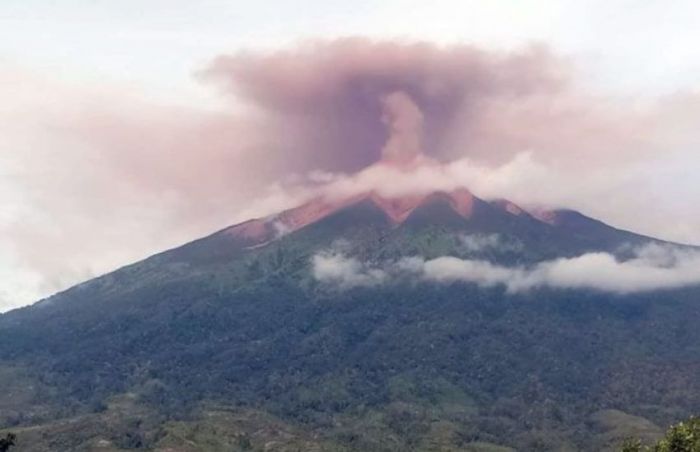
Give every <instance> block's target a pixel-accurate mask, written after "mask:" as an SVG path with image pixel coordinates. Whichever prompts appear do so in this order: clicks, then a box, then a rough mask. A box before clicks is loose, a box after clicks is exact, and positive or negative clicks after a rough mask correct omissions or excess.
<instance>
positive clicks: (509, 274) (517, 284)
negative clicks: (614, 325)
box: [312, 244, 700, 294]
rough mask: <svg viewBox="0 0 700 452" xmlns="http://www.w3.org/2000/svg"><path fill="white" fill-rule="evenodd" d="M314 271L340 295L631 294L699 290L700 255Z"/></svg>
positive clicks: (344, 265) (639, 252)
mask: <svg viewBox="0 0 700 452" xmlns="http://www.w3.org/2000/svg"><path fill="white" fill-rule="evenodd" d="M312 271H313V275H314V277H315V278H316V279H317V280H319V281H321V282H324V283H330V284H336V285H338V286H339V287H340V288H342V289H347V288H351V287H360V286H362V287H368V286H374V285H377V284H380V283H383V282H388V281H391V278H399V277H401V276H405V275H412V276H417V277H419V278H420V279H422V280H424V281H430V282H435V283H442V284H447V283H453V282H465V283H473V284H477V285H479V286H482V287H494V286H502V287H505V288H506V290H507V292H509V293H519V292H525V291H528V290H532V289H536V288H543V287H548V288H554V289H592V290H598V291H602V292H611V293H616V294H630V293H637V292H646V291H653V290H661V289H672V288H678V287H684V286H690V285H699V284H700V252H697V251H683V250H679V249H678V248H674V247H670V246H661V245H655V244H654V245H647V246H644V247H641V248H639V249H636V250H634V251H633V253H632V257H631V258H629V259H627V260H619V259H618V258H616V257H615V256H613V255H611V254H608V253H587V254H583V255H581V256H577V257H573V258H561V259H554V260H549V261H543V262H540V263H538V264H536V265H534V266H532V267H505V266H501V265H496V264H493V263H491V262H488V261H484V260H472V259H460V258H457V257H453V256H442V257H438V258H435V259H423V258H421V257H408V258H403V259H401V260H399V261H395V262H385V263H383V264H381V265H377V264H375V265H371V264H368V263H362V262H360V261H358V260H357V259H355V258H352V257H347V256H345V255H343V254H341V253H337V252H336V253H330V254H329V253H321V254H318V255H316V256H314V258H313V260H312Z"/></svg>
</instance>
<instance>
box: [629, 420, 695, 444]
mask: <svg viewBox="0 0 700 452" xmlns="http://www.w3.org/2000/svg"><path fill="white" fill-rule="evenodd" d="M620 452H700V418H697V417H691V418H690V419H688V420H687V421H685V422H680V423H678V424H676V425H672V426H671V428H669V429H668V431H667V432H666V435H664V437H663V438H662V439H660V440H659V442H657V443H656V444H655V445H653V446H642V443H641V441H639V440H627V441H625V442H624V443H623V445H622V448H621V449H620Z"/></svg>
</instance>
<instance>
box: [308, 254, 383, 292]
mask: <svg viewBox="0 0 700 452" xmlns="http://www.w3.org/2000/svg"><path fill="white" fill-rule="evenodd" d="M312 269H313V275H314V277H315V278H316V279H317V280H319V281H322V282H328V283H332V284H337V285H338V286H339V287H341V288H350V287H358V286H364V287H367V286H374V285H377V284H380V283H382V282H384V280H385V279H386V276H387V275H386V272H385V271H384V270H382V269H379V268H376V267H372V266H371V265H369V264H367V263H363V262H360V261H359V260H357V259H355V258H352V257H347V256H345V255H343V254H341V253H337V252H323V253H319V254H316V255H315V256H314V257H313V258H312Z"/></svg>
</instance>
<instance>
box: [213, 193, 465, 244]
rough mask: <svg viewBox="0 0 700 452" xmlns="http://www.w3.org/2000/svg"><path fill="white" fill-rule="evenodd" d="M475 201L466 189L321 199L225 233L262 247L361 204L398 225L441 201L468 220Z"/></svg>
mask: <svg viewBox="0 0 700 452" xmlns="http://www.w3.org/2000/svg"><path fill="white" fill-rule="evenodd" d="M475 199H476V198H475V197H474V195H473V194H472V193H471V192H470V191H469V190H467V189H466V188H458V189H456V190H452V191H450V192H445V191H435V192H432V193H422V194H408V195H402V196H387V195H383V194H380V193H378V192H377V191H369V192H365V193H361V194H357V195H353V196H348V197H345V198H338V199H332V198H329V197H326V196H319V197H316V198H314V199H312V200H310V201H308V202H306V203H304V204H302V205H300V206H298V207H294V208H292V209H288V210H285V211H283V212H280V213H278V214H275V215H271V216H269V217H266V218H256V219H252V220H248V221H245V222H243V223H239V224H237V225H234V226H231V227H230V228H228V229H226V230H225V232H226V233H227V234H229V235H232V236H234V237H235V238H237V239H239V240H241V241H243V242H245V244H246V245H247V246H256V245H257V246H259V245H262V244H265V243H267V242H269V241H271V240H274V239H275V238H277V237H279V236H281V235H284V234H287V233H290V232H294V231H297V230H299V229H301V228H303V227H305V226H308V225H310V224H313V223H316V222H317V221H320V220H322V219H324V218H326V217H328V216H329V215H332V214H333V213H336V212H338V211H340V210H342V209H344V208H347V207H350V206H352V205H355V204H357V203H360V202H362V201H369V202H371V203H372V204H374V205H375V206H376V207H377V208H379V209H380V210H381V211H382V212H383V213H384V214H385V215H386V217H387V219H388V220H389V222H390V223H391V224H393V225H395V226H398V225H400V224H401V223H403V222H404V221H405V220H406V219H407V218H408V217H409V215H411V213H412V212H413V211H415V210H416V209H417V208H419V207H421V206H424V205H427V204H431V203H434V202H439V201H442V202H446V203H447V204H448V205H449V206H450V207H451V208H452V209H453V210H454V211H455V212H456V213H457V214H459V215H460V216H462V217H464V218H469V217H470V216H471V214H472V212H473V209H474V203H475Z"/></svg>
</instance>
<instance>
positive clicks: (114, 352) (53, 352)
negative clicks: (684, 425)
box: [0, 190, 700, 451]
mask: <svg viewBox="0 0 700 452" xmlns="http://www.w3.org/2000/svg"><path fill="white" fill-rule="evenodd" d="M475 239H478V240H480V241H481V242H479V243H477V245H478V246H475V245H474V243H472V242H473V241H474V240H475ZM494 241H495V242H494ZM482 242H483V243H482ZM484 243H485V244H486V246H483V245H484ZM494 243H495V244H496V246H492V245H494ZM645 243H660V242H658V241H654V240H653V239H650V238H647V237H643V236H640V235H636V234H633V233H630V232H626V231H621V230H617V229H614V228H611V227H609V226H607V225H604V224H603V223H600V222H597V221H595V220H593V219H590V218H587V217H585V216H583V215H581V214H578V213H575V212H571V211H557V212H552V213H549V214H547V215H541V214H537V215H533V214H530V213H528V212H526V211H525V210H523V209H520V208H519V207H517V206H515V205H513V204H512V203H508V202H507V201H497V202H486V201H483V200H481V199H479V198H476V197H474V196H473V195H471V194H470V193H469V192H467V191H465V190H460V191H456V192H452V193H433V194H431V195H428V196H422V197H411V198H403V199H398V200H396V199H387V198H383V197H381V196H378V195H377V194H375V193H368V194H365V195H361V196H357V197H353V198H349V199H346V200H342V201H340V202H333V203H328V202H327V201H324V200H314V201H312V202H311V203H309V204H307V205H305V206H301V207H300V208H297V209H293V210H290V211H287V212H283V213H281V214H279V215H276V216H273V217H270V218H266V219H259V220H252V221H249V222H246V223H243V224H241V225H236V226H233V227H230V228H227V229H224V230H222V231H220V232H217V233H215V234H213V235H211V236H209V237H205V238H203V239H200V240H197V241H195V242H192V243H190V244H187V245H184V246H182V247H180V248H177V249H174V250H170V251H167V252H165V253H162V254H159V255H156V256H154V257H151V258H149V259H146V260H145V261H142V262H139V263H136V264H134V265H131V266H128V267H125V268H123V269H120V270H118V271H116V272H114V273H111V274H109V275H105V276H103V277H100V278H97V279H95V280H93V281H89V282H87V283H84V284H81V285H80V286H77V287H75V288H73V289H70V290H68V291H66V292H64V293H61V294H58V295H56V296H54V297H51V298H49V299H47V300H44V301H42V302H40V303H38V304H36V305H34V306H31V307H27V308H23V309H19V310H16V311H13V312H10V313H8V314H5V315H3V316H1V317H0V358H1V359H2V363H3V365H2V366H3V368H4V369H6V372H12V373H13V374H12V375H20V374H21V375H24V377H22V379H25V380H26V381H28V382H32V383H31V385H32V388H35V389H33V391H37V392H36V393H28V394H29V395H27V396H26V397H24V398H21V399H17V400H15V402H13V405H11V406H10V405H7V406H6V407H5V408H4V409H3V406H2V405H0V414H1V415H0V427H1V426H2V425H3V423H4V424H6V425H10V424H17V425H18V426H19V427H18V428H20V429H21V428H28V426H31V425H33V424H40V425H44V424H45V423H46V422H48V421H52V422H53V421H54V420H56V419H59V420H60V419H70V418H73V417H74V416H93V417H90V418H89V419H104V418H105V416H102V417H99V416H98V417H94V416H96V414H95V413H97V414H99V413H100V412H101V411H100V410H104V409H106V408H105V407H107V409H108V407H109V406H110V405H109V404H110V403H112V402H110V400H115V399H114V398H115V397H117V398H118V397H125V396H126V395H128V397H131V398H133V400H136V406H137V407H139V408H133V410H135V411H134V412H137V413H141V414H139V416H141V418H142V419H145V420H147V421H148V422H146V421H143V420H142V422H141V423H139V424H138V425H134V426H131V427H129V428H130V429H131V430H129V431H128V433H129V434H131V435H132V436H133V435H137V434H138V435H140V436H139V437H140V438H142V440H143V441H141V443H140V445H138V447H137V448H139V447H140V448H144V449H147V448H151V449H158V448H159V447H161V446H162V444H163V443H161V442H159V435H166V434H167V431H168V430H167V429H168V428H169V427H168V426H169V425H172V424H168V423H169V422H170V423H172V422H184V423H186V424H187V423H192V422H195V423H196V422H204V421H203V419H206V414H203V413H207V412H210V411H211V410H212V408H211V406H212V404H214V405H215V406H216V407H217V408H216V409H221V407H225V409H226V410H232V412H234V413H250V412H251V410H253V411H255V412H263V413H265V416H269V417H271V418H274V419H278V420H280V421H279V422H284V423H285V425H288V426H289V427H285V428H289V429H291V430H294V429H299V431H300V432H303V433H300V434H299V435H301V437H303V438H319V439H320V441H319V442H318V444H316V445H315V446H314V447H320V448H321V450H363V451H364V450H397V451H398V450H480V449H478V447H482V446H483V447H492V448H493V447H496V446H495V445H496V444H499V445H500V446H501V447H513V448H515V449H517V450H548V449H551V450H562V448H569V449H572V448H573V449H585V450H600V449H601V448H603V447H605V446H606V444H607V443H609V442H610V441H612V440H611V439H610V438H611V437H610V434H609V432H608V430H615V431H627V430H625V428H627V427H629V425H627V424H625V425H622V426H620V425H619V423H620V422H623V423H625V422H629V424H630V425H632V424H633V423H632V422H631V421H629V419H632V418H633V417H632V416H629V415H624V413H623V415H622V416H613V418H614V419H616V420H619V419H623V420H624V421H615V422H617V423H616V424H614V425H612V426H610V425H608V424H606V423H601V422H598V421H596V419H600V418H601V417H603V418H605V419H607V418H608V417H609V416H608V417H605V413H606V412H605V411H602V410H609V409H616V410H622V411H625V412H627V413H630V414H633V415H637V416H644V417H646V418H649V419H651V420H653V421H655V422H658V423H667V422H668V421H670V420H674V419H676V418H678V417H682V416H685V415H687V414H689V413H690V412H691V411H693V410H695V409H697V407H700V382H698V381H697V378H695V376H696V375H697V373H698V371H700V348H699V347H698V345H697V344H700V332H698V329H697V328H696V325H697V324H698V322H699V321H700V310H699V309H698V307H697V306H698V305H697V302H698V298H699V297H698V295H699V294H700V291H699V290H698V288H696V287H688V288H684V289H675V290H667V291H662V292H658V291H657V292H648V293H643V294H636V295H611V294H607V293H603V292H600V291H596V290H588V289H586V290H584V289H577V290H573V289H548V288H535V289H533V290H531V291H527V292H522V293H509V292H507V291H506V290H505V288H503V287H500V286H498V285H496V286H491V287H483V286H479V285H476V284H469V283H460V282H453V283H449V284H435V283H431V282H429V281H423V280H420V279H419V278H411V277H410V276H401V277H398V278H397V279H395V280H389V281H386V282H385V283H383V284H372V285H358V286H355V287H347V288H341V287H338V286H337V285H333V284H327V283H324V282H323V281H319V280H318V279H317V278H315V277H314V269H313V260H314V256H317V255H318V254H319V253H333V252H342V253H343V254H344V255H346V256H347V257H348V258H350V259H355V261H354V262H368V263H380V262H395V261H398V260H400V259H401V258H405V257H411V256H421V257H423V258H426V259H431V258H436V257H440V256H446V255H449V256H455V257H459V258H478V259H480V260H484V261H488V262H492V263H494V264H502V265H509V266H514V265H523V266H527V265H532V264H536V263H538V262H541V261H543V260H549V259H555V258H563V257H572V256H578V255H581V254H583V253H588V252H609V253H618V252H624V249H626V248H625V247H629V246H637V245H642V244H645ZM620 250H622V251H620ZM8 375H9V374H8ZM18 378H19V377H8V380H7V381H12V382H16V381H17V380H18ZM25 389H26V388H25ZM17 391H19V389H16V390H13V393H18V392H17ZM0 403H1V402H0ZM207 407H209V408H207ZM216 409H213V411H216ZM139 410H142V411H139ZM144 410H145V411H144ZM213 411H211V412H213ZM8 413H9V414H8ZM107 413H110V411H109V410H108V411H107ZM143 413H149V414H143ZM601 413H603V414H601ZM241 415H243V414H241ZM3 416H4V417H3ZM203 416H204V417H203ZM246 416H247V415H246ZM625 416H627V417H625ZM107 417H108V418H110V417H109V416H107ZM3 419H4V420H3ZM266 419H267V418H266ZM95 422H98V421H97V420H96V421H95ZM99 422H104V420H100V421H99ZM261 422H262V421H261ZM265 422H273V421H269V420H268V421H265ZM274 422H277V421H274ZM646 422H648V421H646ZM119 425H122V424H119ZM188 425H189V424H188ZM246 425H247V424H246ZM266 425H267V424H266ZM601 425H602V426H601ZM258 427H259V426H258ZM188 428H189V427H188ZM249 428H250V429H253V431H255V428H256V427H255V426H251V427H249ZM630 428H632V427H630ZM620 429H622V430H620ZM127 430H128V429H127ZM19 431H20V432H21V431H22V430H19ZM52 431H53V430H52ZM55 434H56V435H71V434H74V435H78V434H77V433H76V432H73V433H70V429H68V431H67V432H64V433H55ZM117 434H118V435H125V434H126V433H124V431H123V429H119V433H114V435H117ZM245 434H246V435H248V434H251V432H247V433H245ZM80 435H84V436H85V438H86V439H85V444H88V443H90V441H94V440H95V438H96V436H94V435H93V436H90V435H89V434H86V433H80ZM80 435H78V436H80ZM222 435H223V433H222ZM20 439H21V438H20ZM123 439H124V438H123V437H115V438H111V439H110V440H109V441H112V442H115V441H116V442H119V441H122V440H123ZM255 441H258V440H257V439H255V438H254V441H253V443H255ZM260 441H262V439H260ZM276 441H277V440H276ZM290 441H291V440H290ZM295 441H296V440H295ZM282 443H284V442H283V441H282ZM256 444H257V443H256ZM290 444H291V442H290ZM489 444H490V445H489ZM254 445H255V444H254ZM37 447H38V446H37ZM81 447H83V446H81ZM85 447H87V446H85ZM163 447H164V446H163ZM178 447H179V446H178ZM182 447H184V446H182ZM197 447H199V449H193V450H208V449H206V447H205V446H202V445H200V446H197ZM231 447H233V446H231ZM236 447H238V446H236ZM241 447H243V446H241ZM251 447H252V446H251ZM256 447H257V446H256ZM280 447H281V446H280ZM290 447H291V446H290ZM25 450H32V449H31V448H27V449H25ZM36 450H41V449H40V448H38V449H36ZM176 450H179V449H176ZM182 450H189V449H182ZM234 450H235V449H234ZM241 450H243V449H241ZM280 450H281V449H280ZM482 450H487V449H482ZM492 450H498V449H492ZM504 450H505V449H504Z"/></svg>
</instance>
